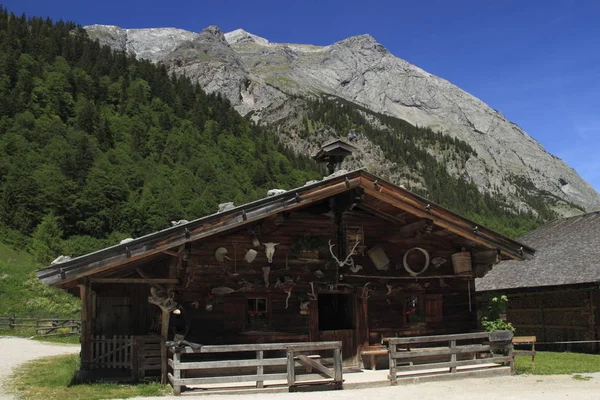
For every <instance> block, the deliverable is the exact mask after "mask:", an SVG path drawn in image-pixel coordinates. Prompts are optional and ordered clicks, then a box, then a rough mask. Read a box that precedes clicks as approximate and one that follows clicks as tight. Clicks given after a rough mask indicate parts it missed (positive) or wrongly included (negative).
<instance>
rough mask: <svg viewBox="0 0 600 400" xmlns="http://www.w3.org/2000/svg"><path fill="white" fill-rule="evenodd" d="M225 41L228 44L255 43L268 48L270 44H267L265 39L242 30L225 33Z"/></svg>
mask: <svg viewBox="0 0 600 400" xmlns="http://www.w3.org/2000/svg"><path fill="white" fill-rule="evenodd" d="M225 39H226V40H227V42H228V43H229V44H236V43H256V44H259V45H261V46H269V45H270V44H271V42H269V41H268V40H267V39H265V38H262V37H260V36H257V35H254V34H252V33H250V32H247V31H245V30H243V29H236V30H234V31H231V32H227V33H226V34H225Z"/></svg>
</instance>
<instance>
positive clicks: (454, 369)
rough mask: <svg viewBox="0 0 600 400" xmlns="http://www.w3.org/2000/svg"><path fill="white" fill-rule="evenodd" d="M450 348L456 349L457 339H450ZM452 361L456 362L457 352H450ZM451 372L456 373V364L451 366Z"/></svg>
mask: <svg viewBox="0 0 600 400" xmlns="http://www.w3.org/2000/svg"><path fill="white" fill-rule="evenodd" d="M450 350H456V340H451V341H450ZM450 362H452V363H455V362H456V353H454V352H453V353H452V354H450ZM450 373H451V374H454V373H456V365H453V366H451V367H450Z"/></svg>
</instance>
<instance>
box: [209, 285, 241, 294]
mask: <svg viewBox="0 0 600 400" xmlns="http://www.w3.org/2000/svg"><path fill="white" fill-rule="evenodd" d="M210 292H211V293H212V294H214V295H217V296H226V295H228V294H231V293H234V292H235V290H234V289H232V288H230V287H227V286H217V287H216V288H212V289H211V291H210Z"/></svg>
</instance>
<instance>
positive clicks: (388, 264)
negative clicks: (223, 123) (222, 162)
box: [37, 144, 534, 378]
mask: <svg viewBox="0 0 600 400" xmlns="http://www.w3.org/2000/svg"><path fill="white" fill-rule="evenodd" d="M340 146H342V150H343V149H344V148H345V147H343V146H344V145H343V144H340ZM340 146H330V147H331V148H328V149H327V150H326V151H325V152H321V153H320V157H321V159H322V160H324V161H327V158H328V157H327V155H328V154H329V153H328V152H331V154H333V155H334V157H338V158H340V157H339V156H340V154H339V153H340ZM336 152H337V153H336ZM342 153H343V151H342ZM332 159H333V157H332ZM341 159H343V154H342V157H341ZM329 161H331V160H329ZM337 161H339V160H337ZM533 254H534V250H533V249H532V248H530V247H528V246H526V245H522V244H520V243H518V242H516V241H514V240H511V239H509V238H507V237H504V236H502V235H500V234H498V233H496V232H493V231H491V230H489V229H486V228H485V227H483V226H478V225H477V224H475V223H474V222H472V221H469V220H467V219H465V218H462V217H461V216H459V215H456V214H454V213H452V212H451V211H449V210H446V209H444V208H442V207H440V206H438V205H436V204H433V203H431V202H429V201H428V200H426V199H424V198H422V197H419V196H417V195H414V194H413V193H411V192H409V191H407V190H405V189H403V188H401V187H398V186H395V185H393V184H390V183H388V182H386V181H384V180H382V179H381V178H378V177H377V176H374V175H372V174H370V173H368V172H366V171H364V170H358V171H354V172H348V173H343V172H338V173H336V174H333V175H332V176H330V177H328V178H326V179H324V180H322V181H318V182H316V183H312V184H308V185H306V186H304V187H301V188H297V189H294V190H290V191H287V192H282V193H275V194H274V195H273V196H271V197H267V198H265V199H262V200H259V201H256V202H253V203H249V204H245V205H242V206H238V207H235V208H233V209H229V210H226V211H222V212H219V213H216V214H213V215H210V216H207V217H205V218H201V219H198V220H195V221H191V222H183V223H182V224H180V225H177V226H173V227H171V228H168V229H165V230H163V231H160V232H156V233H153V234H150V235H147V236H144V237H141V238H138V239H135V240H133V241H131V242H129V243H123V244H120V245H117V246H113V247H110V248H107V249H104V250H101V251H98V252H95V253H92V254H88V255H85V256H82V257H78V258H76V259H73V260H71V261H68V262H65V263H61V264H55V265H51V266H49V267H47V268H45V269H42V270H40V271H38V272H37V274H38V277H39V279H40V280H41V281H42V282H44V283H46V284H49V285H52V286H55V287H58V288H62V289H65V290H67V291H69V292H71V293H73V294H76V295H78V296H81V300H82V302H83V310H82V318H83V328H82V336H81V343H82V352H81V357H82V369H84V370H88V371H90V370H92V371H97V372H101V373H105V374H110V373H111V371H112V372H115V371H116V370H118V371H119V372H120V373H122V374H125V375H127V374H129V376H132V377H134V378H140V377H144V376H149V375H152V374H157V373H158V372H159V371H160V370H161V368H162V371H163V374H164V373H165V372H166V369H167V358H166V349H165V346H164V342H165V340H173V339H175V340H176V341H177V340H181V339H183V338H185V340H187V341H189V342H193V343H199V344H203V345H220V344H252V343H286V342H294V343H297V342H319V341H341V342H342V345H343V347H342V355H343V363H344V365H345V366H356V367H362V366H363V363H364V362H365V358H364V357H363V355H364V354H366V353H365V352H367V351H368V350H370V349H374V348H375V349H377V348H380V347H381V343H382V339H383V338H387V337H406V336H415V335H433V334H450V333H466V332H472V331H474V330H476V329H477V319H476V315H477V314H476V310H475V286H474V279H475V277H482V276H484V275H485V274H486V273H487V272H488V271H489V270H490V269H491V268H492V266H493V265H494V264H496V263H498V262H499V261H500V260H502V259H505V260H523V259H529V258H531V257H532V256H533ZM453 256H454V257H453ZM453 258H454V261H455V262H454V263H453ZM455 271H458V273H457V272H455ZM252 357H254V354H253V355H252ZM108 368H113V369H112V370H109V369H108Z"/></svg>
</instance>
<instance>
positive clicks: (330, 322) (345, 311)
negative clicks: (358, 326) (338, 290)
mask: <svg viewBox="0 0 600 400" xmlns="http://www.w3.org/2000/svg"><path fill="white" fill-rule="evenodd" d="M318 304H319V330H320V331H334V330H341V329H353V328H354V319H353V318H352V316H353V307H352V297H351V296H350V295H347V294H319V301H318Z"/></svg>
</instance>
